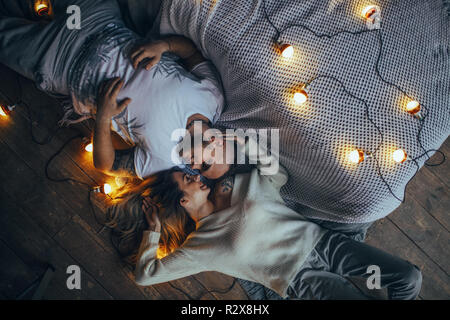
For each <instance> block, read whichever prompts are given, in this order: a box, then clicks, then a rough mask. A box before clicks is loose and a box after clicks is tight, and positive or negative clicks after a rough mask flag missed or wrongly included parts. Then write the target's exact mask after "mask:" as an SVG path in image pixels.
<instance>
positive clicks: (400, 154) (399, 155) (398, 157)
mask: <svg viewBox="0 0 450 320" xmlns="http://www.w3.org/2000/svg"><path fill="white" fill-rule="evenodd" d="M392 158H393V159H394V161H395V162H398V163H403V162H405V160H406V159H407V158H408V155H407V154H406V152H405V151H403V150H402V149H398V150H395V151H394V153H393V154H392Z"/></svg>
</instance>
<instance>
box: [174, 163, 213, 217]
mask: <svg viewBox="0 0 450 320" xmlns="http://www.w3.org/2000/svg"><path fill="white" fill-rule="evenodd" d="M173 178H174V180H175V181H176V183H177V184H178V188H179V189H180V190H181V191H182V192H183V197H182V198H181V200H180V204H181V206H183V207H184V208H185V209H186V210H187V211H188V212H189V211H196V210H198V209H199V208H201V207H202V206H203V205H205V204H206V203H207V202H208V195H209V193H210V192H211V189H210V188H208V186H206V185H205V184H204V183H202V182H200V181H198V180H199V179H196V178H195V177H194V176H189V175H187V174H186V173H184V172H174V173H173Z"/></svg>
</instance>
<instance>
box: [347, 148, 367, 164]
mask: <svg viewBox="0 0 450 320" xmlns="http://www.w3.org/2000/svg"><path fill="white" fill-rule="evenodd" d="M365 158H366V156H365V154H364V152H362V151H361V150H353V151H352V152H350V153H349V154H348V161H350V162H351V163H356V164H358V163H361V162H363V161H364V159H365Z"/></svg>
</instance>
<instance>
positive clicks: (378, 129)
mask: <svg viewBox="0 0 450 320" xmlns="http://www.w3.org/2000/svg"><path fill="white" fill-rule="evenodd" d="M262 3H263V13H264V16H265V18H266V20H267V21H268V22H269V24H270V25H271V26H272V27H273V28H274V29H275V32H276V37H275V41H276V42H277V43H279V42H280V38H281V36H282V34H283V33H284V32H285V31H287V30H289V29H291V28H293V27H301V28H303V29H305V30H307V31H309V32H310V33H312V34H313V35H314V36H315V37H317V38H328V39H331V38H334V37H336V36H338V35H341V34H351V35H360V34H363V33H372V32H376V33H377V35H378V40H379V52H378V57H377V61H376V64H375V73H376V74H377V76H378V77H379V78H380V79H381V80H382V81H383V82H384V83H386V84H388V85H390V86H393V87H395V88H396V89H397V90H398V91H400V92H401V93H402V94H404V95H405V96H406V97H408V98H409V99H410V100H413V99H411V97H410V96H409V95H408V94H407V93H406V92H405V91H404V90H402V89H401V88H400V87H399V86H398V85H396V84H395V83H392V82H389V81H387V80H385V79H384V77H383V76H382V75H381V73H380V72H379V64H380V61H381V56H382V51H383V40H382V36H381V30H380V29H364V30H360V31H347V30H342V31H339V32H336V33H334V34H319V33H317V32H315V31H314V30H312V29H311V28H309V27H307V26H305V25H303V24H292V25H289V26H287V27H286V28H284V29H282V30H280V29H278V28H277V27H276V26H275V24H274V23H273V21H272V20H271V18H270V16H269V14H268V11H267V6H266V1H265V0H262ZM320 78H328V79H332V80H333V81H336V82H338V83H339V84H340V85H341V87H342V88H343V90H344V92H345V93H346V94H347V95H349V96H351V97H353V98H355V99H357V100H359V101H362V102H363V103H364V106H365V109H366V110H365V111H366V112H365V113H366V117H367V119H368V120H369V122H370V123H371V124H372V125H373V126H374V127H375V128H376V129H377V131H378V133H379V134H380V136H381V142H380V143H379V145H378V147H377V148H376V149H375V151H374V152H366V154H369V155H372V158H373V159H374V160H375V164H376V169H377V173H378V175H379V177H380V179H381V180H382V182H383V183H384V184H385V185H386V187H387V189H388V191H389V192H390V193H391V194H392V196H393V197H394V198H396V199H397V200H398V201H400V202H401V203H404V202H405V200H406V188H407V186H408V184H409V182H410V181H411V180H412V179H413V178H414V177H415V176H416V174H417V173H418V171H419V169H420V167H419V165H418V163H417V159H419V158H421V157H423V156H425V155H426V156H427V158H428V160H430V156H429V155H428V153H429V152H432V151H435V152H438V153H440V154H441V155H442V161H441V162H440V163H437V164H427V163H426V162H425V165H426V166H430V167H431V166H439V165H442V164H443V163H444V162H445V160H446V157H445V154H444V153H443V152H442V151H440V150H435V149H430V150H426V149H425V148H424V147H423V144H422V142H421V139H420V134H421V132H422V130H423V124H424V121H425V119H426V117H427V116H428V113H429V112H428V109H427V108H426V107H425V106H423V105H421V106H423V107H424V109H425V111H426V113H425V115H424V117H423V118H422V119H419V129H418V133H417V136H416V139H417V142H418V144H419V146H420V148H421V149H422V150H423V151H424V153H423V154H421V155H419V156H418V157H416V158H411V159H408V160H409V161H411V162H412V163H414V164H415V166H416V172H415V173H414V175H413V176H412V177H411V179H410V180H409V181H408V183H407V184H406V186H405V189H404V192H403V194H404V196H403V199H400V198H399V197H397V195H396V194H395V193H394V192H393V190H392V188H391V186H390V185H389V183H388V182H387V181H386V179H385V178H384V176H383V174H382V172H381V166H380V163H379V160H378V158H377V157H376V153H377V152H378V151H379V149H380V148H381V146H382V145H383V144H384V135H383V133H382V131H381V129H380V128H379V127H378V125H377V124H376V123H375V121H374V120H373V119H372V118H371V117H370V116H369V105H368V103H367V102H366V101H365V100H364V99H362V98H359V97H356V96H355V95H353V94H351V93H350V92H349V90H348V89H347V88H346V87H345V85H344V84H343V82H342V81H340V80H339V79H337V78H336V77H333V76H329V75H318V76H316V77H314V78H313V79H311V80H310V81H308V82H306V83H305V88H306V87H308V86H309V85H311V83H312V82H314V81H316V80H318V79H320ZM428 160H427V161H428Z"/></svg>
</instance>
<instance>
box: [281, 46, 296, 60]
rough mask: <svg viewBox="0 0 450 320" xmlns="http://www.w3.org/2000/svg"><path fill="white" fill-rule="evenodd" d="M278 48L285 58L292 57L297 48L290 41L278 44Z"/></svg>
mask: <svg viewBox="0 0 450 320" xmlns="http://www.w3.org/2000/svg"><path fill="white" fill-rule="evenodd" d="M278 48H279V50H280V53H281V55H282V56H283V57H284V58H292V57H293V56H294V52H295V50H294V47H293V46H292V45H290V44H288V43H280V44H278Z"/></svg>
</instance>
